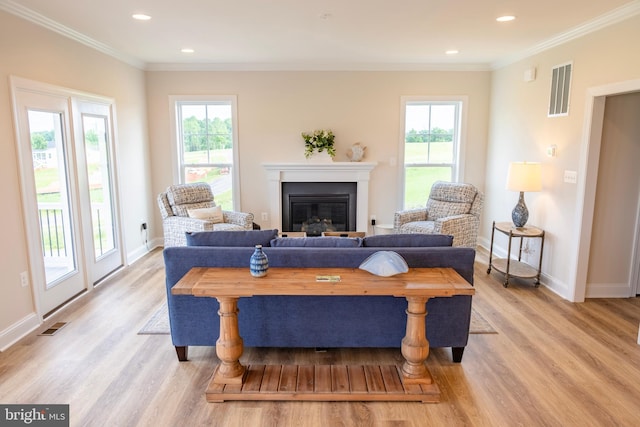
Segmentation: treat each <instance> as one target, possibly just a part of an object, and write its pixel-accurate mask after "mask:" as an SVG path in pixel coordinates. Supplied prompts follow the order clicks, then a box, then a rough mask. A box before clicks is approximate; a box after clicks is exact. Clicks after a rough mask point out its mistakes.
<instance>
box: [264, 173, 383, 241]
mask: <svg viewBox="0 0 640 427" xmlns="http://www.w3.org/2000/svg"><path fill="white" fill-rule="evenodd" d="M262 165H263V167H264V168H265V170H266V171H267V186H268V195H269V203H270V204H269V212H264V213H263V214H266V215H268V216H269V220H270V222H269V224H268V225H265V224H261V225H263V227H271V228H277V229H279V230H283V229H284V228H283V224H285V222H284V221H283V214H284V213H283V209H282V205H283V203H282V198H283V195H282V184H284V183H314V184H320V185H324V184H328V183H344V182H349V183H351V184H355V185H356V188H357V190H356V197H355V198H354V200H353V201H354V203H355V204H356V208H355V209H353V210H351V212H353V214H354V215H355V216H356V218H355V231H364V232H366V231H367V229H368V220H369V177H370V174H371V171H372V169H373V168H374V167H376V165H377V163H376V162H327V163H311V162H304V163H263V164H262ZM349 221H350V222H349V228H350V229H351V230H353V229H354V228H353V227H354V225H353V223H352V222H351V220H349ZM351 230H347V231H351Z"/></svg>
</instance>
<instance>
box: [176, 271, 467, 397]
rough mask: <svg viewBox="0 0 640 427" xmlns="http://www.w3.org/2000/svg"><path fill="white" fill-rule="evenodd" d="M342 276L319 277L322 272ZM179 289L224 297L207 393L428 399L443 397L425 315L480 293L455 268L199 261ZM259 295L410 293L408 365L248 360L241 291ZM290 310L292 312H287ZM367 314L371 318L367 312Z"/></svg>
mask: <svg viewBox="0 0 640 427" xmlns="http://www.w3.org/2000/svg"><path fill="white" fill-rule="evenodd" d="M319 276H320V277H325V278H326V277H328V276H331V277H334V278H335V277H339V281H326V282H319V281H318V277H319ZM171 292H172V293H173V294H174V295H194V296H197V297H213V298H217V300H218V301H219V303H220V310H219V311H218V314H219V315H220V337H219V339H218V341H217V342H216V354H217V355H218V358H219V359H220V361H221V363H220V364H219V365H218V366H217V367H216V369H215V371H214V374H213V377H212V379H211V382H210V383H209V387H208V388H207V392H206V396H207V400H208V401H210V402H220V401H224V400H316V401H373V400H380V401H384V400H387V401H388V400H392V401H400V400H402V401H405V400H411V401H422V402H438V401H439V400H440V390H439V389H438V386H437V385H436V384H435V383H434V382H433V380H432V377H431V374H430V373H429V370H428V369H427V367H426V366H425V364H424V362H425V360H426V359H427V357H428V356H429V342H428V341H427V338H426V326H425V316H426V315H427V311H426V303H427V301H428V300H429V298H434V297H451V296H454V295H473V294H474V293H475V289H474V288H473V286H471V285H470V284H469V283H467V281H466V280H464V279H463V278H462V277H461V276H460V275H459V274H458V273H457V272H456V271H455V270H454V269H452V268H413V269H410V270H409V272H407V273H404V274H399V275H396V276H391V277H380V276H375V275H372V274H370V273H368V272H366V271H363V270H359V269H352V268H270V269H269V273H268V274H267V276H265V277H262V278H255V277H253V276H251V275H250V274H249V269H248V268H211V267H195V268H192V269H191V270H190V271H189V272H188V273H187V274H186V275H185V276H184V277H183V278H182V279H180V281H179V282H178V283H177V284H176V285H175V286H174V287H173V288H172V290H171ZM254 295H299V296H358V295H373V296H376V295H377V296H394V297H402V298H406V299H407V303H408V308H407V310H406V313H407V328H406V335H405V337H404V338H403V339H402V342H401V343H400V344H401V345H400V348H401V352H402V355H403V356H404V358H405V362H404V364H403V365H402V366H391V365H382V366H380V365H377V366H331V365H316V366H314V365H308V366H304V365H301V366H296V365H285V366H280V365H268V366H264V365H254V366H249V367H248V368H247V367H245V366H243V365H242V364H240V362H239V359H240V356H242V352H243V341H242V338H241V336H240V332H239V330H238V298H242V297H252V296H254ZM285 315H286V313H285ZM363 321H366V319H363Z"/></svg>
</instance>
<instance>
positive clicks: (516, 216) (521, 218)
mask: <svg viewBox="0 0 640 427" xmlns="http://www.w3.org/2000/svg"><path fill="white" fill-rule="evenodd" d="M528 219H529V209H527V205H526V204H525V203H524V191H521V192H520V197H519V198H518V204H516V207H515V208H513V211H512V212H511V220H512V221H513V225H515V226H516V227H518V228H520V227H524V225H525V224H526V223H527V220H528Z"/></svg>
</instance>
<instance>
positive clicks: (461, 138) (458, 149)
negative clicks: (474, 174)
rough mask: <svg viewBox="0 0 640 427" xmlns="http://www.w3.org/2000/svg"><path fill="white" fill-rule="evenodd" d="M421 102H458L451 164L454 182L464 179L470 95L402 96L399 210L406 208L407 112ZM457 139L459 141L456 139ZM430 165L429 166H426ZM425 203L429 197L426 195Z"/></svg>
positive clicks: (437, 164)
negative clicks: (409, 107) (408, 107)
mask: <svg viewBox="0 0 640 427" xmlns="http://www.w3.org/2000/svg"><path fill="white" fill-rule="evenodd" d="M419 104H423V105H424V104H430V105H443V104H445V105H446V104H457V108H458V112H457V117H456V118H455V125H457V138H456V129H454V153H453V160H454V161H453V163H452V164H451V168H452V171H451V177H452V181H453V182H462V181H464V152H465V151H466V150H465V146H466V134H467V131H466V128H467V125H466V123H467V108H468V107H467V105H468V97H467V96H460V95H455V96H402V97H400V126H399V128H400V135H399V143H398V159H399V166H400V167H399V168H398V183H399V186H400V191H398V200H397V206H398V210H404V209H405V191H406V185H405V184H406V183H405V176H406V167H407V164H405V157H404V155H405V138H406V132H407V129H406V112H407V106H408V105H419ZM456 139H457V141H456ZM423 164H424V165H429V163H426V162H425V163H423ZM409 165H410V166H416V165H420V164H418V163H410V164H409ZM431 165H433V166H443V165H445V166H447V165H449V164H448V163H446V164H442V163H431ZM425 167H429V166H425ZM424 201H425V204H426V202H427V199H426V197H425V200H424Z"/></svg>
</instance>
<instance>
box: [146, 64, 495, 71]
mask: <svg viewBox="0 0 640 427" xmlns="http://www.w3.org/2000/svg"><path fill="white" fill-rule="evenodd" d="M145 70H146V71H381V72H384V71H491V68H490V66H489V64H482V63H478V64H463V63H460V64H455V63H454V64H438V63H435V64H430V63H422V64H420V63H396V64H390V63H340V62H335V63H266V62H265V63H159V62H158V63H148V64H147V66H146V68H145Z"/></svg>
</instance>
